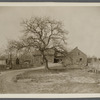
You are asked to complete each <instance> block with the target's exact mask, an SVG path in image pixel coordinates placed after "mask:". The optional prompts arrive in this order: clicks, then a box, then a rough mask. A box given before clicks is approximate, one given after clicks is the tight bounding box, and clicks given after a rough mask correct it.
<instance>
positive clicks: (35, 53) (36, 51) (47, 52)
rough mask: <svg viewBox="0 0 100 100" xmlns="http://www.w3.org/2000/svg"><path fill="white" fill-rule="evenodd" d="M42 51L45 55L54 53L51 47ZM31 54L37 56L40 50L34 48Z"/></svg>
mask: <svg viewBox="0 0 100 100" xmlns="http://www.w3.org/2000/svg"><path fill="white" fill-rule="evenodd" d="M44 53H45V55H54V53H55V51H54V50H53V49H48V50H46V51H45V52H44ZM33 55H35V56H39V55H41V52H40V51H39V50H35V51H34V52H33Z"/></svg>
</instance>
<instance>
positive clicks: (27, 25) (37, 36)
mask: <svg viewBox="0 0 100 100" xmlns="http://www.w3.org/2000/svg"><path fill="white" fill-rule="evenodd" d="M22 25H23V27H24V29H23V31H24V36H23V38H22V39H21V41H20V42H16V41H13V43H12V44H13V47H16V48H17V49H20V48H30V47H33V48H34V49H35V50H39V51H40V53H41V55H42V57H43V60H44V61H45V68H46V69H49V67H48V59H47V58H46V55H45V52H46V51H47V50H49V49H54V50H64V47H63V44H66V35H67V34H68V32H67V31H65V30H64V28H63V24H62V22H60V21H56V20H51V19H50V18H39V17H35V18H31V19H29V20H24V21H23V22H22Z"/></svg>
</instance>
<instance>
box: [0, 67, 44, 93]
mask: <svg viewBox="0 0 100 100" xmlns="http://www.w3.org/2000/svg"><path fill="white" fill-rule="evenodd" d="M42 68H44V67H39V68H29V69H21V70H12V71H6V72H2V73H1V74H0V93H1V94H2V93H25V89H24V88H25V87H24V86H21V85H20V84H18V83H17V82H14V81H13V78H14V77H15V76H16V75H18V74H20V73H24V72H25V71H29V70H38V69H42Z"/></svg>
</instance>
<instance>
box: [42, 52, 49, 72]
mask: <svg viewBox="0 0 100 100" xmlns="http://www.w3.org/2000/svg"><path fill="white" fill-rule="evenodd" d="M42 56H43V60H44V61H45V69H46V70H49V66H48V60H47V58H46V56H45V54H44V52H42Z"/></svg>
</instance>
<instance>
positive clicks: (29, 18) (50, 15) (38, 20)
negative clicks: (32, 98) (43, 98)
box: [0, 3, 100, 96]
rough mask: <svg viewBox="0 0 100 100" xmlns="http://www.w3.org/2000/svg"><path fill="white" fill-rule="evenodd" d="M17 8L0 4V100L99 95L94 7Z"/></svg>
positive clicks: (99, 31) (99, 24) (98, 21)
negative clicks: (1, 97) (5, 99)
mask: <svg viewBox="0 0 100 100" xmlns="http://www.w3.org/2000/svg"><path fill="white" fill-rule="evenodd" d="M16 4H17V3H16ZM10 5H11V6H10ZM23 5H24V3H22V4H21V3H20V4H19V5H18V4H17V6H16V5H15V4H10V3H9V4H8V5H7V3H4V4H2V3H0V94H12V95H13V94H76V95H77V94H84V93H85V94H94V93H95V94H99V93H100V4H98V5H93V6H92V5H91V4H90V5H87V6H85V4H84V5H80V4H78V5H76V4H75V5H71V4H69V5H68V4H64V5H63V4H58V5H57V4H56V3H51V4H50V3H47V4H46V3H44V5H43V3H39V4H38V3H37V4H36V5H34V3H31V4H30V5H29V4H28V3H26V5H24V6H23ZM49 5H50V6H49ZM99 96H100V94H99Z"/></svg>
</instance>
